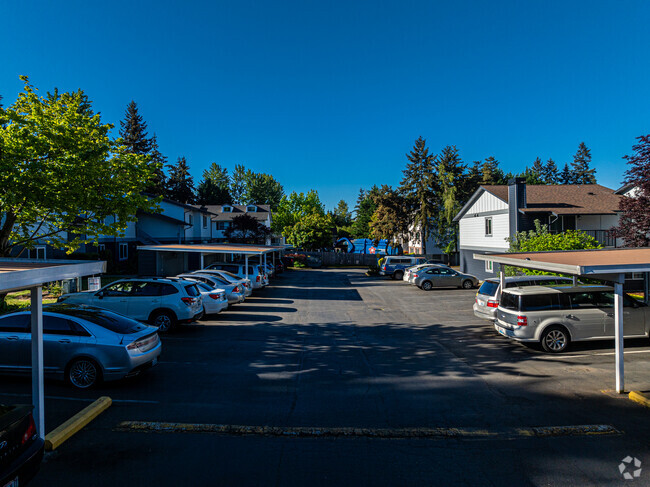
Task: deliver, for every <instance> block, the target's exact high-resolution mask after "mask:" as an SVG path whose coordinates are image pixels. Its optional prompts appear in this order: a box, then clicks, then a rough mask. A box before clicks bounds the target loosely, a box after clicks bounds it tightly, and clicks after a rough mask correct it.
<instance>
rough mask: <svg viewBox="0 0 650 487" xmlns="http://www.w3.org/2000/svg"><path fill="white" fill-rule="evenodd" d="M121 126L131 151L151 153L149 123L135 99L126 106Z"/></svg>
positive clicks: (123, 136)
mask: <svg viewBox="0 0 650 487" xmlns="http://www.w3.org/2000/svg"><path fill="white" fill-rule="evenodd" d="M120 127H121V128H120V137H122V139H123V141H124V142H123V145H124V146H125V147H126V148H127V151H128V152H129V153H131V154H138V155H144V154H148V153H149V151H150V150H151V141H150V140H149V139H148V138H147V123H146V122H145V121H144V120H143V119H142V115H140V114H139V113H138V106H137V105H136V103H135V102H134V101H133V100H131V103H129V104H128V106H127V107H126V112H125V114H124V120H122V121H120Z"/></svg>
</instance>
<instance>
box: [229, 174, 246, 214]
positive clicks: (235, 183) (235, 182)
mask: <svg viewBox="0 0 650 487" xmlns="http://www.w3.org/2000/svg"><path fill="white" fill-rule="evenodd" d="M247 176H248V171H246V168H245V167H244V166H243V165H242V164H237V165H236V166H235V170H234V171H233V172H232V176H231V178H230V195H231V196H232V202H233V203H234V204H237V205H243V204H245V203H246V202H245V201H244V197H245V195H246V178H247Z"/></svg>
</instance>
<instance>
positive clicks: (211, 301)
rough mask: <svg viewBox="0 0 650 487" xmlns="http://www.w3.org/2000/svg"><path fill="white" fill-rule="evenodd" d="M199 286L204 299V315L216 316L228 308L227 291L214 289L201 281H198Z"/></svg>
mask: <svg viewBox="0 0 650 487" xmlns="http://www.w3.org/2000/svg"><path fill="white" fill-rule="evenodd" d="M197 286H198V287H199V291H201V297H202V298H203V314H204V315H215V314H217V313H221V312H222V311H223V310H224V309H226V308H227V307H228V296H227V295H226V291H225V289H214V288H213V287H212V286H208V285H207V284H206V283H204V282H201V281H197Z"/></svg>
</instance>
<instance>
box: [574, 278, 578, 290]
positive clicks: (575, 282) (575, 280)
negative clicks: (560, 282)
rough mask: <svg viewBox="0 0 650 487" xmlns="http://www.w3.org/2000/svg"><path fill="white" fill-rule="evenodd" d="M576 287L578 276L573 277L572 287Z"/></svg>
mask: <svg viewBox="0 0 650 487" xmlns="http://www.w3.org/2000/svg"><path fill="white" fill-rule="evenodd" d="M577 285H578V276H573V287H576V286H577Z"/></svg>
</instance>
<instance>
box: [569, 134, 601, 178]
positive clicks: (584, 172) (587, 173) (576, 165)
mask: <svg viewBox="0 0 650 487" xmlns="http://www.w3.org/2000/svg"><path fill="white" fill-rule="evenodd" d="M590 162H591V151H590V150H589V149H588V148H587V146H586V145H585V143H584V142H580V145H579V146H578V150H577V151H576V153H575V155H574V156H573V162H572V163H571V168H572V171H573V183H572V184H596V168H593V169H591V168H590V167H589V163H590Z"/></svg>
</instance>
